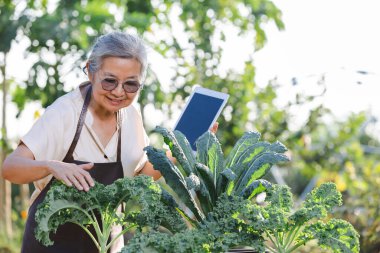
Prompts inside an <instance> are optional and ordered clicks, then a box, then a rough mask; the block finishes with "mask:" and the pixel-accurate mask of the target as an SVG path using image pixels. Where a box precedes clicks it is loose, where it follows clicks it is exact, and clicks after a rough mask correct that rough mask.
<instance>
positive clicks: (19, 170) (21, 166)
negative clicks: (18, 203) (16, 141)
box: [1, 145, 50, 184]
mask: <svg viewBox="0 0 380 253" xmlns="http://www.w3.org/2000/svg"><path fill="white" fill-rule="evenodd" d="M1 174H2V177H3V178H4V179H6V180H9V181H10V182H12V183H15V184H26V183H30V182H33V181H36V180H38V179H41V178H44V177H46V176H47V175H49V174H50V172H49V167H48V162H47V161H36V160H34V156H33V154H32V153H31V152H30V150H29V149H28V148H27V147H26V146H24V145H20V146H19V147H18V148H17V149H16V150H15V151H14V152H13V153H11V154H10V155H9V156H8V157H7V158H6V159H5V160H4V162H3V168H2V171H1Z"/></svg>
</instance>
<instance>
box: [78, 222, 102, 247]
mask: <svg viewBox="0 0 380 253" xmlns="http://www.w3.org/2000/svg"><path fill="white" fill-rule="evenodd" d="M73 223H74V224H77V225H78V226H80V227H81V228H82V229H83V230H84V231H85V232H86V233H87V234H88V235H89V236H90V238H91V239H92V241H93V242H94V243H95V245H96V247H97V248H98V249H99V250H100V248H101V247H100V245H99V243H98V241H97V240H96V239H95V237H94V235H93V234H92V233H91V232H90V230H88V229H87V228H86V227H85V226H83V225H82V224H79V223H77V222H73Z"/></svg>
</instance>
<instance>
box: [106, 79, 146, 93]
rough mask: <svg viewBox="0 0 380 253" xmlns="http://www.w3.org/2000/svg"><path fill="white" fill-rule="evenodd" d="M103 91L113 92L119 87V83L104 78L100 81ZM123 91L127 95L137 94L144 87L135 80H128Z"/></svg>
mask: <svg viewBox="0 0 380 253" xmlns="http://www.w3.org/2000/svg"><path fill="white" fill-rule="evenodd" d="M100 83H101V85H102V88H103V90H106V91H111V90H114V89H116V87H117V86H118V85H119V81H118V80H116V79H114V78H104V79H103V80H101V81H100ZM122 86H123V89H124V91H125V92H127V93H135V92H137V91H138V90H139V89H140V87H142V86H143V85H142V84H141V83H139V82H138V81H135V80H128V81H125V82H124V83H123V85H122Z"/></svg>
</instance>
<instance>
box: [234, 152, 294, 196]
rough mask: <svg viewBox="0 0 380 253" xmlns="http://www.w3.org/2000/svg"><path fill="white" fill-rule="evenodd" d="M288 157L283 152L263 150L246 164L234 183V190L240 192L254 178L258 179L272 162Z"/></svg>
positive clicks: (286, 159) (282, 160) (285, 159)
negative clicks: (263, 151)
mask: <svg viewBox="0 0 380 253" xmlns="http://www.w3.org/2000/svg"><path fill="white" fill-rule="evenodd" d="M288 160H289V159H288V157H287V156H285V155H283V154H278V153H274V152H271V151H270V152H265V153H263V154H261V155H260V156H259V157H257V159H254V160H253V161H251V162H250V164H248V166H247V169H246V170H245V171H244V172H243V174H242V176H241V180H239V181H238V183H237V184H236V185H235V191H236V192H241V191H242V190H243V189H244V188H245V187H246V186H247V185H248V184H250V183H251V182H253V181H254V180H257V179H260V178H261V177H262V176H264V175H265V174H266V172H267V171H268V170H269V169H270V168H271V167H272V165H273V164H276V163H279V162H285V161H288Z"/></svg>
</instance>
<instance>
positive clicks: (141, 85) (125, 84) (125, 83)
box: [82, 66, 144, 93]
mask: <svg viewBox="0 0 380 253" xmlns="http://www.w3.org/2000/svg"><path fill="white" fill-rule="evenodd" d="M86 69H87V67H86V66H85V67H83V68H82V71H83V73H85V74H86V75H87V72H86ZM106 79H107V78H104V79H101V80H100V84H101V86H102V89H103V90H106V91H113V90H114V89H116V88H117V86H119V83H120V82H119V80H117V79H116V78H114V80H115V81H116V83H111V82H107V80H106ZM110 79H111V78H110ZM103 82H107V83H108V85H110V84H112V87H113V88H111V89H109V88H105V84H104V83H103ZM131 82H133V83H137V84H138V85H137V86H134V87H137V89H136V90H135V91H128V90H127V88H126V87H127V84H128V83H131ZM121 87H122V88H123V90H124V91H125V92H126V93H136V92H137V91H138V90H139V89H142V87H144V84H142V83H140V82H139V81H136V80H127V81H125V82H124V83H122V86H121Z"/></svg>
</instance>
